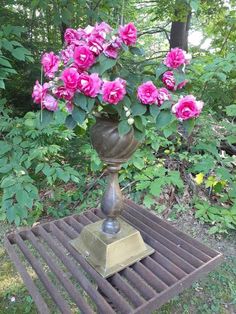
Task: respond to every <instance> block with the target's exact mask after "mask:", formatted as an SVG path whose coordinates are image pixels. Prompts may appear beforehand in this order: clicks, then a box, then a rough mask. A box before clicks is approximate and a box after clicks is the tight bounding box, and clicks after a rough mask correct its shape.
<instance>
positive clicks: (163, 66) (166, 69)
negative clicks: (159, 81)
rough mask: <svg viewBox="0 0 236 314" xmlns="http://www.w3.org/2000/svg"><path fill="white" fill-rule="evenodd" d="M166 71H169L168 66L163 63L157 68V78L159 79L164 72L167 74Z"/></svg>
mask: <svg viewBox="0 0 236 314" xmlns="http://www.w3.org/2000/svg"><path fill="white" fill-rule="evenodd" d="M166 71H168V68H167V66H166V65H164V64H163V63H161V64H160V65H159V67H158V68H156V78H159V76H160V75H161V74H163V73H164V72H166Z"/></svg>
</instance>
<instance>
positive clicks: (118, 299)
mask: <svg viewBox="0 0 236 314" xmlns="http://www.w3.org/2000/svg"><path fill="white" fill-rule="evenodd" d="M122 217H123V219H125V220H126V221H127V222H129V223H130V224H131V225H133V226H134V227H135V228H137V229H138V230H140V232H141V233H142V236H143V238H144V240H145V241H146V242H147V243H148V244H149V245H151V246H152V247H153V248H154V249H155V250H156V252H155V253H154V254H152V255H151V256H149V257H146V258H145V259H143V260H142V261H140V262H137V263H135V264H134V265H132V266H130V267H127V268H126V269H124V270H123V271H121V272H119V273H117V274H115V275H113V276H111V277H110V278H108V279H103V278H102V277H101V276H100V275H99V274H97V272H96V271H95V270H94V269H93V268H92V267H91V266H90V265H89V264H88V263H87V262H86V261H85V260H84V259H83V258H82V257H81V255H80V254H79V253H78V252H77V251H76V250H75V249H74V248H73V247H72V246H71V245H70V244H69V240H70V239H73V238H75V237H77V236H78V234H79V233H80V231H81V229H82V228H83V226H84V225H86V224H89V223H91V222H95V221H97V220H98V219H101V218H103V216H102V213H101V211H100V210H99V209H92V210H89V211H87V212H85V213H83V214H81V215H72V216H69V217H66V218H63V219H60V220H56V221H52V222H49V223H46V224H42V225H38V226H36V227H33V228H32V229H27V230H23V231H18V232H14V233H11V234H8V235H7V236H6V238H5V247H6V250H7V252H8V254H9V256H10V258H11V259H12V261H13V262H14V264H15V266H16V268H17V270H18V271H19V273H20V274H21V276H22V278H23V280H24V283H25V285H26V286H27V288H28V290H29V292H30V294H31V295H32V297H33V299H34V301H35V303H36V306H37V308H38V310H39V312H40V313H43V314H47V313H52V311H51V312H50V310H49V306H48V304H47V302H48V299H49V300H50V302H51V303H52V301H53V306H54V308H55V310H53V313H56V311H59V312H61V313H63V314H65V313H66V314H67V313H73V312H74V311H73V310H72V309H73V308H74V309H78V308H79V310H80V311H81V313H86V314H90V313H105V314H110V313H127V314H128V313H140V314H144V313H151V311H152V310H155V309H157V308H159V307H160V306H161V305H163V304H164V303H166V302H167V301H169V300H170V299H171V298H172V297H173V296H175V295H176V294H178V293H179V292H181V291H182V290H183V289H184V288H186V287H189V286H190V285H191V284H192V283H193V281H195V280H197V279H198V278H199V277H200V276H202V275H203V274H205V273H207V272H209V271H210V270H212V269H213V268H214V267H215V266H216V265H217V264H218V263H219V262H220V261H221V259H222V255H221V254H220V253H219V252H216V251H214V250H212V249H210V248H208V247H207V246H205V245H203V244H202V243H200V242H198V241H196V240H195V239H193V238H191V237H190V236H188V235H186V234H184V233H183V232H181V231H179V230H177V229H176V228H174V227H172V226H171V225H170V224H168V223H166V222H164V221H163V220H161V219H160V218H158V217H157V216H155V215H154V214H152V213H150V212H148V211H147V210H145V209H144V208H143V207H141V206H139V205H136V204H135V203H133V202H131V201H129V200H126V201H125V210H124V211H123V214H122ZM26 261H27V264H26ZM29 266H30V267H29ZM43 291H44V293H43ZM45 292H46V293H45ZM50 306H52V305H50Z"/></svg>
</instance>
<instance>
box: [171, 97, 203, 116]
mask: <svg viewBox="0 0 236 314" xmlns="http://www.w3.org/2000/svg"><path fill="white" fill-rule="evenodd" d="M202 108H203V102H202V101H197V100H196V98H195V97H194V96H193V95H187V96H185V97H182V98H180V99H179V101H178V102H177V104H175V105H174V106H173V107H172V112H173V113H174V114H175V116H176V118H177V119H179V120H180V121H182V120H188V119H191V118H196V117H198V116H199V115H200V113H201V111H202Z"/></svg>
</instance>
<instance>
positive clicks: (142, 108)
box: [131, 102, 147, 117]
mask: <svg viewBox="0 0 236 314" xmlns="http://www.w3.org/2000/svg"><path fill="white" fill-rule="evenodd" d="M131 110H132V115H133V117H135V116H141V115H143V114H145V112H146V111H147V106H146V105H142V104H140V103H139V102H135V104H134V105H133V106H132V107H131Z"/></svg>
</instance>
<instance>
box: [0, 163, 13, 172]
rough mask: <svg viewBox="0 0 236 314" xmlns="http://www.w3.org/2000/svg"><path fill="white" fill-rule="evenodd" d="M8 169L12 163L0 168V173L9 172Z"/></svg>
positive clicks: (10, 168)
mask: <svg viewBox="0 0 236 314" xmlns="http://www.w3.org/2000/svg"><path fill="white" fill-rule="evenodd" d="M10 170H12V165H11V164H8V165H6V166H4V167H1V168H0V173H7V172H9V171H10Z"/></svg>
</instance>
